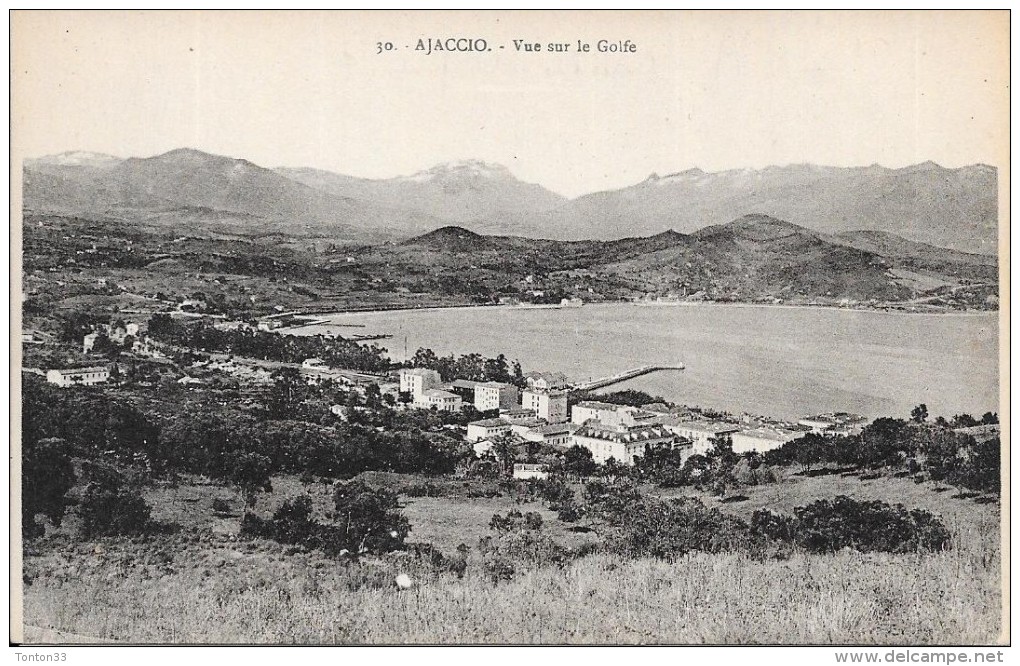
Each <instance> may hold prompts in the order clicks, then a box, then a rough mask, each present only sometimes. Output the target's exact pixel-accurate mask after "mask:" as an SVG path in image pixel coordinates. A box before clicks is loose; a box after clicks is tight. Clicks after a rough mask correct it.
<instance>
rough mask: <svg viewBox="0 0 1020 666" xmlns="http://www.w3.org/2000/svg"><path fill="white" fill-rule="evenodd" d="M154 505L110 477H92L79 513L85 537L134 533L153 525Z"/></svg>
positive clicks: (144, 531)
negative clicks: (100, 478)
mask: <svg viewBox="0 0 1020 666" xmlns="http://www.w3.org/2000/svg"><path fill="white" fill-rule="evenodd" d="M151 514H152V507H150V506H149V505H148V504H147V503H146V502H145V500H144V499H143V498H142V496H141V494H139V493H138V492H137V491H135V490H131V489H128V488H125V487H123V486H122V485H121V484H120V483H118V482H111V481H110V480H102V481H92V482H90V483H89V484H88V485H86V486H85V490H84V491H83V492H82V496H81V502H80V503H79V505H78V516H79V518H80V519H81V534H82V536H83V537H85V538H86V539H91V538H94V537H102V536H134V535H139V534H145V533H146V532H149V531H151V528H152V527H153V525H152V523H151V521H150V519H149V518H150V515H151Z"/></svg>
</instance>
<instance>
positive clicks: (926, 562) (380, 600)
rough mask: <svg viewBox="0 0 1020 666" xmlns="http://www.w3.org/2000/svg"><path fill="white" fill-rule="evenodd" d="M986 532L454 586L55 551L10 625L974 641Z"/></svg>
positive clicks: (218, 558) (301, 568) (163, 637)
mask: <svg viewBox="0 0 1020 666" xmlns="http://www.w3.org/2000/svg"><path fill="white" fill-rule="evenodd" d="M990 522H991V521H990ZM994 529H995V525H994V523H992V524H984V525H972V526H971V527H969V528H967V529H965V530H964V531H963V532H961V533H958V534H957V535H956V537H955V541H956V548H955V549H954V550H952V551H950V552H946V553H939V554H933V555H886V554H861V553H857V552H850V551H844V552H841V553H837V554H835V555H831V556H821V555H801V554H798V555H795V556H793V557H791V558H790V559H788V560H782V561H755V560H752V559H749V558H747V557H745V556H743V555H736V554H727V555H708V554H703V553H694V554H689V555H686V556H684V557H682V558H680V559H679V560H677V561H676V562H674V563H666V562H662V561H658V560H651V559H642V560H634V561H624V560H621V559H619V558H616V557H614V556H609V555H592V556H589V557H586V558H583V559H580V560H576V561H574V562H572V563H569V564H567V565H566V566H564V567H563V568H559V567H556V566H545V567H539V568H537V569H531V570H524V571H520V572H519V573H518V574H517V576H516V577H515V578H514V579H513V580H511V581H509V582H500V583H493V582H492V580H491V579H490V578H488V577H487V576H486V574H485V572H484V569H483V567H482V566H481V563H480V561H479V560H478V559H477V555H476V553H474V552H472V553H471V554H470V555H469V558H468V568H467V571H466V572H465V574H464V576H463V578H458V577H457V576H456V575H454V574H452V573H437V572H436V571H434V570H430V569H428V568H427V567H423V566H422V565H421V564H420V563H418V562H415V561H413V560H412V559H411V558H409V557H407V556H396V555H391V556H387V557H386V558H381V559H374V560H369V561H364V562H362V563H353V562H337V561H332V560H328V559H326V558H324V557H321V556H319V555H318V554H316V553H294V554H287V551H286V550H285V548H284V547H282V546H278V545H276V544H272V543H269V542H261V541H260V542H245V541H240V540H236V539H235V538H234V537H233V536H231V535H211V534H208V533H206V534H205V535H201V536H199V535H178V536H174V537H164V538H163V539H161V540H158V541H155V542H149V543H147V544H139V543H132V542H130V541H127V540H123V541H106V542H103V543H102V544H97V543H68V544H65V545H63V546H57V545H53V546H52V547H47V548H45V549H44V550H40V551H39V552H37V553H34V554H33V553H29V556H28V557H27V558H26V573H27V575H28V576H29V577H30V579H31V581H32V582H31V584H30V585H29V586H28V587H27V588H26V590H25V621H26V624H28V625H32V626H34V627H42V628H44V629H59V630H61V631H66V632H73V633H74V634H79V635H83V636H90V637H97V638H100V639H106V640H111V641H125V642H133V643H137V642H156V643H164V642H169V643H327V644H336V643H347V644H349V643H695V644H700V643H833V644H841V643H865V644H890V643H893V644H944V643H953V644H968V643H988V642H993V641H995V640H997V639H998V637H999V631H1000V616H1001V609H1000V603H1001V601H1000V592H999V583H998V581H999V577H1000V559H999V555H998V543H997V539H995V538H993V537H991V536H989V532H990V531H994ZM398 573H407V574H409V575H410V576H411V578H412V580H413V581H414V585H413V586H412V587H411V589H409V590H400V589H398V588H397V587H396V585H395V584H394V578H395V576H396V575H397V574H398Z"/></svg>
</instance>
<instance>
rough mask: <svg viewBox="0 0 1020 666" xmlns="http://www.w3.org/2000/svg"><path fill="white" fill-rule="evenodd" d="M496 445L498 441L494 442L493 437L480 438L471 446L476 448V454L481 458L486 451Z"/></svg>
mask: <svg viewBox="0 0 1020 666" xmlns="http://www.w3.org/2000/svg"><path fill="white" fill-rule="evenodd" d="M495 445H496V443H495V442H493V441H492V440H491V439H479V440H478V441H476V442H475V443H474V444H472V445H471V448H472V449H474V452H475V456H476V457H478V458H481V457H482V456H484V455H485V454H486V453H488V452H489V451H491V450H492V447H493V446H495Z"/></svg>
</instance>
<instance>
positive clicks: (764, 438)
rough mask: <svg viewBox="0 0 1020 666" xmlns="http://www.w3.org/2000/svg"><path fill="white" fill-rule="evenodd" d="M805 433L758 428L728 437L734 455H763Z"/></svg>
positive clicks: (764, 427) (775, 428) (782, 429)
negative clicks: (749, 452) (751, 452)
mask: <svg viewBox="0 0 1020 666" xmlns="http://www.w3.org/2000/svg"><path fill="white" fill-rule="evenodd" d="M805 432H806V431H805V430H789V429H787V428H777V427H769V426H762V427H760V428H752V429H749V430H740V431H738V432H735V433H733V434H732V435H730V439H731V441H732V442H733V452H734V453H747V452H748V451H757V452H758V453H764V452H765V451H771V450H772V449H778V448H779V447H781V446H782V445H783V444H786V443H787V442H792V441H793V440H795V439H800V438H801V437H803V436H804V434H805Z"/></svg>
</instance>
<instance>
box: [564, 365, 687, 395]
mask: <svg viewBox="0 0 1020 666" xmlns="http://www.w3.org/2000/svg"><path fill="white" fill-rule="evenodd" d="M684 369H686V366H685V365H684V364H683V363H678V364H677V365H642V366H641V367H639V368H632V369H630V370H625V371H623V372H618V373H616V374H615V375H610V376H609V377H602V378H600V379H593V380H591V381H588V382H579V383H577V384H571V385H570V388H571V390H574V391H593V390H595V389H600V388H605V387H606V386H612V385H613V384H619V383H620V382H625V381H627V380H628V379H634V378H635V377H640V376H641V375H647V374H648V373H651V372H658V371H660V370H684Z"/></svg>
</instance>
